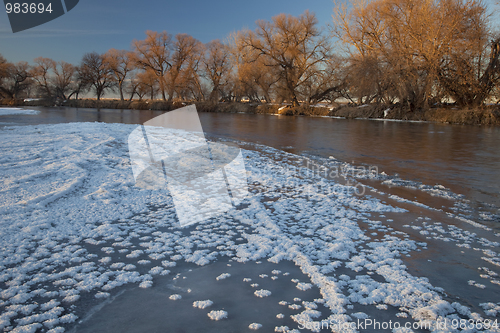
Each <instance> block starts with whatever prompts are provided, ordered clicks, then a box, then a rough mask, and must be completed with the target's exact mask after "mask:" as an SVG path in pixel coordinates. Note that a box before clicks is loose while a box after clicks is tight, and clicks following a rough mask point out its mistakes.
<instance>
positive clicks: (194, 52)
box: [166, 34, 203, 102]
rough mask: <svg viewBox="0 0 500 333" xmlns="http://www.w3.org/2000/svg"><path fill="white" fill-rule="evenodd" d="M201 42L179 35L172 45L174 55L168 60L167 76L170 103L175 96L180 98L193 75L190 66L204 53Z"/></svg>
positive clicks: (185, 35) (186, 35) (188, 36)
mask: <svg viewBox="0 0 500 333" xmlns="http://www.w3.org/2000/svg"><path fill="white" fill-rule="evenodd" d="M202 52H203V51H202V46H201V42H199V41H198V40H197V39H195V38H193V37H192V36H190V35H188V34H177V35H175V40H174V42H173V43H172V55H171V57H170V59H168V60H167V62H168V63H169V67H170V69H169V71H168V72H167V74H166V82H167V87H168V101H169V102H171V101H172V99H173V98H174V94H175V93H177V95H178V96H180V91H181V90H182V89H183V85H185V84H188V81H189V80H188V78H189V76H190V74H192V71H191V68H190V66H193V65H195V63H196V57H197V56H198V55H199V54H200V53H202Z"/></svg>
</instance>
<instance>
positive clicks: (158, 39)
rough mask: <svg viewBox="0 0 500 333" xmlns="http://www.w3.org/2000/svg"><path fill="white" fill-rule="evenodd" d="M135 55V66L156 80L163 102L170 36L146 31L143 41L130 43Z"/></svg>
mask: <svg viewBox="0 0 500 333" xmlns="http://www.w3.org/2000/svg"><path fill="white" fill-rule="evenodd" d="M132 45H133V47H134V51H135V53H136V55H137V64H138V65H139V66H140V67H142V68H143V69H145V70H146V69H150V70H151V71H152V72H151V73H154V75H155V76H156V79H157V80H158V83H159V87H160V92H161V95H162V98H163V100H164V101H166V100H167V95H166V90H167V81H166V75H167V73H168V71H169V70H170V68H171V67H172V66H171V63H170V53H171V48H172V35H170V34H169V33H167V32H166V31H163V32H160V33H159V32H156V31H151V30H148V31H146V38H145V39H144V40H140V41H138V40H134V41H133V43H132Z"/></svg>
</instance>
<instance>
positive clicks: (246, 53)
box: [230, 32, 278, 103]
mask: <svg viewBox="0 0 500 333" xmlns="http://www.w3.org/2000/svg"><path fill="white" fill-rule="evenodd" d="M243 37H244V35H242V33H241V32H238V33H236V34H234V35H233V36H232V38H231V39H230V40H231V45H230V50H231V63H232V65H233V66H234V70H235V72H236V73H235V80H234V81H235V82H234V85H235V86H234V90H235V91H234V93H235V95H236V97H237V100H239V99H240V98H241V97H243V96H246V97H248V98H249V100H250V101H252V102H256V101H259V102H260V100H261V98H260V97H259V96H263V97H264V99H265V101H266V102H267V103H270V102H271V101H272V97H271V96H272V93H273V86H274V85H275V84H276V82H277V81H278V75H277V73H276V68H275V67H273V66H272V65H271V64H269V63H268V62H267V59H266V58H265V57H259V51H257V50H256V49H253V48H248V47H246V46H245V42H244V38H243Z"/></svg>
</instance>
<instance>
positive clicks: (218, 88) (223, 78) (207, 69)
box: [202, 39, 231, 102]
mask: <svg viewBox="0 0 500 333" xmlns="http://www.w3.org/2000/svg"><path fill="white" fill-rule="evenodd" d="M205 48H206V52H205V57H204V58H203V60H202V61H203V72H204V74H205V76H206V78H207V79H208V80H209V82H210V85H211V88H212V89H211V92H210V95H209V97H208V99H209V100H210V101H212V102H214V101H218V100H219V98H220V97H221V96H220V95H221V92H222V90H223V89H224V87H225V86H226V85H227V84H228V83H229V74H230V70H231V63H230V54H229V48H228V47H227V46H226V45H225V44H223V43H221V41H220V40H218V39H217V40H213V41H211V42H209V43H207V44H206V45H205Z"/></svg>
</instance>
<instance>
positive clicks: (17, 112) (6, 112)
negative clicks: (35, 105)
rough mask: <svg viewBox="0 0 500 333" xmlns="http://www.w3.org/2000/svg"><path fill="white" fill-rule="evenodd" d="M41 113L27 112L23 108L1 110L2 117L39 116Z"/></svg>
mask: <svg viewBox="0 0 500 333" xmlns="http://www.w3.org/2000/svg"><path fill="white" fill-rule="evenodd" d="M39 113H40V111H37V110H25V109H21V108H5V107H2V108H0V116H9V115H35V114H39Z"/></svg>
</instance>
